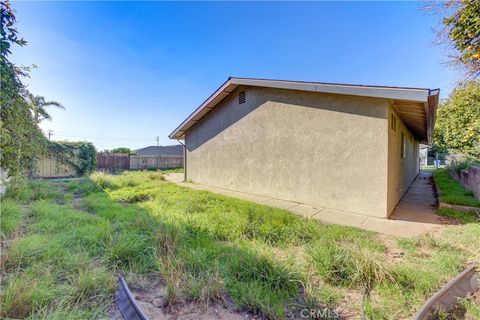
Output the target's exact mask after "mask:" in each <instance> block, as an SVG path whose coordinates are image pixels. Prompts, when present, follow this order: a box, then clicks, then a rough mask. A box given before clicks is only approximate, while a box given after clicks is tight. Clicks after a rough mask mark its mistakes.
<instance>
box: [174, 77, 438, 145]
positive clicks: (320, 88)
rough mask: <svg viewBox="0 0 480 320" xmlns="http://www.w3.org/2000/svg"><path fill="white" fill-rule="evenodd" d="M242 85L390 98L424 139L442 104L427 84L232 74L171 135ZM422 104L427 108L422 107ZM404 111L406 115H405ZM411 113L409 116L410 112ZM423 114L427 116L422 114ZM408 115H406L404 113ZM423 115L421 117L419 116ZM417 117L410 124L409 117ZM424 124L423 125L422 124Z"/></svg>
mask: <svg viewBox="0 0 480 320" xmlns="http://www.w3.org/2000/svg"><path fill="white" fill-rule="evenodd" d="M238 86H253V87H267V88H277V89H288V90H299V91H307V92H320V93H332V94H344V95H352V96H363V97H373V98H383V99H389V100H391V101H392V102H393V105H394V107H395V109H396V111H397V112H398V113H399V115H400V117H401V118H402V119H403V121H404V122H405V124H406V125H407V126H408V127H409V128H414V129H411V130H412V132H413V133H414V134H415V135H417V136H418V137H419V139H420V140H421V141H423V142H427V143H431V139H432V134H433V125H434V123H435V114H436V109H437V104H438V95H439V91H440V90H438V89H436V90H430V89H424V88H403V87H386V86H365V85H350V84H335V83H323V82H303V81H285V80H266V79H250V78H229V79H228V80H227V81H225V83H223V84H222V85H221V86H220V87H219V88H218V89H217V90H216V91H215V92H214V93H213V94H212V95H211V96H210V97H208V99H207V100H205V101H204V102H203V103H202V104H201V105H200V106H199V107H198V108H197V109H196V110H195V111H194V112H193V113H192V114H191V115H190V116H188V118H187V119H185V121H183V122H182V123H181V124H180V125H179V126H178V127H177V128H176V129H175V130H174V131H173V132H172V133H171V134H170V135H169V137H170V138H171V139H177V140H180V139H184V138H185V132H186V131H187V130H188V129H190V128H191V127H192V126H193V125H195V124H196V123H197V122H198V121H200V119H202V118H203V117H204V116H205V115H206V114H207V113H208V112H210V111H211V110H213V109H214V108H215V106H216V105H217V104H218V103H219V102H220V101H222V100H223V99H224V98H225V97H227V96H228V95H230V93H232V92H233V91H234V90H235V89H236V88H237V87H238ZM419 106H422V110H423V111H419V110H418V107H419ZM402 115H403V116H402ZM407 115H408V116H407ZM422 115H423V116H422ZM404 116H405V117H404ZM419 117H420V118H419ZM410 120H411V121H414V122H415V123H413V122H412V124H411V125H410V124H409V121H410ZM420 127H423V128H420Z"/></svg>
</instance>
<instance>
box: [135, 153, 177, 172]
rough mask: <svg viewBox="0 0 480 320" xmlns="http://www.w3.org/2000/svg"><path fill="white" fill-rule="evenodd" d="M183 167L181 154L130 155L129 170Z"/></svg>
mask: <svg viewBox="0 0 480 320" xmlns="http://www.w3.org/2000/svg"><path fill="white" fill-rule="evenodd" d="M181 167H183V156H130V170H146V169H172V168H181Z"/></svg>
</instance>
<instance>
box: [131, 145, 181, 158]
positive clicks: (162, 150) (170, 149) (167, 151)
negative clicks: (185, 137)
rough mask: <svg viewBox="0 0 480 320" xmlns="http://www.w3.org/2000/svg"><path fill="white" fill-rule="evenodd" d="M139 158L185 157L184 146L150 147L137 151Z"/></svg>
mask: <svg viewBox="0 0 480 320" xmlns="http://www.w3.org/2000/svg"><path fill="white" fill-rule="evenodd" d="M135 153H136V154H137V155H139V156H159V155H160V156H183V146H181V145H179V144H178V145H173V146H149V147H145V148H142V149H138V150H135Z"/></svg>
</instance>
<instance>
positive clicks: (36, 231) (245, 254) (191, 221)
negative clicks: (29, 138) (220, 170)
mask: <svg viewBox="0 0 480 320" xmlns="http://www.w3.org/2000/svg"><path fill="white" fill-rule="evenodd" d="M9 193H10V194H9V195H8V197H7V199H3V200H2V219H1V223H2V224H1V230H2V233H1V236H2V248H5V249H4V250H3V251H2V272H3V274H2V294H1V314H0V316H1V317H12V318H31V319H39V318H40V319H41V318H54V319H88V318H101V317H106V316H107V314H108V309H109V307H110V306H111V304H112V301H113V292H114V288H115V275H116V274H118V273H119V272H123V273H124V274H126V275H127V281H128V280H129V281H132V282H135V283H137V284H138V283H144V284H145V285H147V284H148V283H149V282H150V281H149V279H150V278H151V277H156V278H158V279H160V280H161V281H162V284H163V285H164V286H165V288H166V289H165V295H164V297H163V298H164V301H163V302H162V305H163V307H162V308H163V309H165V310H175V308H176V309H178V308H181V307H182V305H184V304H187V303H189V304H191V303H192V302H194V303H196V304H197V305H198V307H199V308H201V307H202V305H206V304H209V303H216V304H220V305H225V304H228V303H232V304H233V305H234V306H235V307H236V308H237V309H238V310H240V311H243V312H249V313H251V314H256V315H258V316H259V317H266V318H279V319H284V318H300V312H301V310H302V309H315V308H325V307H328V308H330V310H333V311H335V312H336V313H338V314H340V316H341V317H344V318H353V319H356V318H359V317H360V315H361V314H362V313H364V314H365V315H366V316H367V318H369V319H401V318H411V317H412V315H413V314H414V313H415V312H416V311H417V310H418V308H419V306H421V305H422V304H423V303H424V301H425V300H426V299H427V298H428V297H429V296H430V295H431V294H432V293H433V292H434V291H436V290H437V289H438V288H439V287H440V286H441V285H443V284H444V283H445V282H446V281H448V280H449V279H450V278H452V277H453V276H455V275H456V274H457V273H458V272H459V271H460V270H462V269H463V268H464V267H465V266H466V265H467V264H468V263H469V262H471V261H473V260H475V259H477V261H478V259H480V253H479V248H480V237H479V234H480V224H479V223H467V224H464V225H459V226H452V227H449V228H448V229H447V230H446V231H444V232H443V233H442V234H441V235H425V236H422V237H419V238H415V239H395V238H391V237H387V236H380V235H378V234H375V233H372V232H367V231H363V230H359V229H355V228H350V227H344V226H338V225H323V224H321V223H320V222H318V221H316V220H308V219H305V218H302V217H299V216H295V215H293V214H291V213H289V212H288V211H286V210H280V209H274V208H270V207H267V206H262V205H258V204H254V203H251V202H247V201H243V200H238V199H233V198H229V197H225V196H220V195H215V194H212V193H209V192H206V191H198V190H191V189H188V188H184V187H180V186H177V185H175V184H172V183H169V182H167V181H165V180H164V178H163V175H162V173H160V172H128V173H123V174H120V175H117V176H111V175H107V174H104V173H96V174H94V175H92V176H91V179H90V180H89V179H75V180H70V181H31V182H29V183H28V185H25V186H24V187H23V188H18V189H16V190H11V191H9ZM469 303H474V302H469ZM471 309H472V310H474V308H473V307H472V308H471ZM172 312H173V311H172Z"/></svg>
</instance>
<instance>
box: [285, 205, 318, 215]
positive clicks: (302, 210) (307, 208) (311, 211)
mask: <svg viewBox="0 0 480 320" xmlns="http://www.w3.org/2000/svg"><path fill="white" fill-rule="evenodd" d="M288 210H289V211H291V212H293V213H295V214H298V215H300V216H302V217H305V218H311V217H313V216H314V215H315V214H317V213H319V212H321V211H322V210H325V208H322V207H318V206H312V205H309V204H305V203H300V204H299V205H296V206H294V207H291V208H289V209H288Z"/></svg>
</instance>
